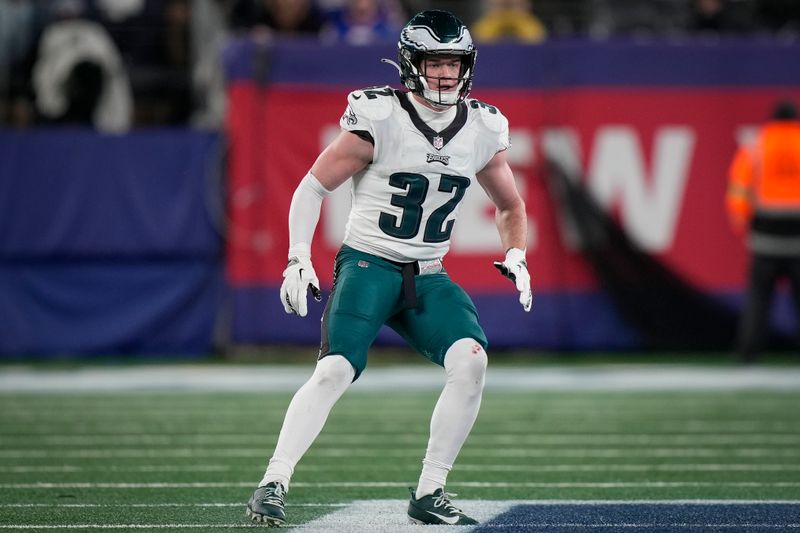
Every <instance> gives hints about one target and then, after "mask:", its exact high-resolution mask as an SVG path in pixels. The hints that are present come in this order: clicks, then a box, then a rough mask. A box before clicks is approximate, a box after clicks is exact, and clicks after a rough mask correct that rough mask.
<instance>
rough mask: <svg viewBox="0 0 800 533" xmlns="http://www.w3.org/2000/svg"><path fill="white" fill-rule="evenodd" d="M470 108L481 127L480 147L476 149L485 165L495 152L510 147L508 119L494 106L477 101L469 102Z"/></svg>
mask: <svg viewBox="0 0 800 533" xmlns="http://www.w3.org/2000/svg"><path fill="white" fill-rule="evenodd" d="M470 107H471V108H472V111H474V112H476V113H477V114H478V121H479V122H480V125H481V126H480V130H481V134H480V146H479V147H476V149H477V150H478V152H479V154H480V159H481V160H482V161H483V164H484V165H485V164H486V163H488V162H489V160H490V159H491V158H492V157H494V155H495V154H496V153H497V152H502V151H503V150H508V149H509V148H510V147H511V139H510V137H509V134H508V119H507V118H506V117H505V115H503V113H501V112H500V110H499V109H498V108H496V107H495V106H493V105H489V104H485V103H483V102H480V101H478V100H470Z"/></svg>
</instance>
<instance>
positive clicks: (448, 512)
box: [408, 488, 478, 526]
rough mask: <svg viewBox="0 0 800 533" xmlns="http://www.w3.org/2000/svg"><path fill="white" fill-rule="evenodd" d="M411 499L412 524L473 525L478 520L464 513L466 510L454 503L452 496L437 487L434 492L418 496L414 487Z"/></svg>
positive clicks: (409, 505) (409, 514)
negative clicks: (451, 499)
mask: <svg viewBox="0 0 800 533" xmlns="http://www.w3.org/2000/svg"><path fill="white" fill-rule="evenodd" d="M409 490H410V491H411V500H409V502H408V521H409V522H410V523H412V524H435V525H445V526H448V525H449V526H471V525H474V524H477V523H478V521H477V520H475V519H474V518H470V517H468V516H467V515H465V514H464V511H462V510H461V509H459V508H458V507H456V506H455V505H453V502H451V501H450V497H451V496H455V494H448V493H446V492H445V491H443V490H442V489H436V491H434V493H433V494H428V495H427V496H423V497H422V498H420V499H419V500H418V499H417V498H416V495H415V493H414V489H413V488H409Z"/></svg>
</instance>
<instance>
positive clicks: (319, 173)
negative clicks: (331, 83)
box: [247, 10, 532, 526]
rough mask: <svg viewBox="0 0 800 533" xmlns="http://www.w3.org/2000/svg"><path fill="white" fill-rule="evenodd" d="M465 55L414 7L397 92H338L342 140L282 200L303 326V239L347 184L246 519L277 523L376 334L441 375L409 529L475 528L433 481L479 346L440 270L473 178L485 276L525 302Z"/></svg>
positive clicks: (480, 371)
mask: <svg viewBox="0 0 800 533" xmlns="http://www.w3.org/2000/svg"><path fill="white" fill-rule="evenodd" d="M476 53H477V52H476V49H475V46H474V45H473V43H472V38H471V37H470V33H469V31H468V30H467V27H466V26H465V25H464V24H463V23H462V22H461V21H460V20H459V19H458V18H456V17H455V16H454V15H452V14H451V13H449V12H446V11H439V10H428V11H423V12H421V13H418V14H417V15H415V16H414V17H412V18H411V20H410V21H409V22H408V23H407V24H406V25H405V27H404V28H403V30H402V32H401V35H400V41H399V43H398V60H399V65H397V64H395V66H396V67H397V68H398V69H399V71H400V80H401V82H402V84H403V85H404V86H405V88H406V89H408V90H407V91H399V90H394V89H392V88H391V87H373V88H369V89H363V90H358V91H354V92H352V93H350V95H349V96H348V98H347V108H346V110H345V112H344V114H343V116H342V118H341V122H340V125H341V128H342V131H341V132H340V133H339V135H338V137H337V138H336V139H335V140H334V141H333V143H331V144H330V145H329V146H328V147H327V148H326V149H325V150H324V151H323V152H322V153H321V154H320V155H319V157H318V158H317V160H316V162H315V163H314V164H313V165H312V167H311V170H310V171H309V172H308V173H307V174H306V175H305V177H303V179H302V181H301V182H300V184H299V186H298V187H297V190H296V191H295V193H294V196H293V198H292V203H291V207H290V209H289V241H290V243H289V263H288V266H287V267H286V270H285V271H284V273H283V276H284V281H283V285H282V286H281V291H280V295H281V301H282V303H283V306H284V309H285V310H286V312H287V313H290V314H297V315H299V316H301V317H303V316H306V313H307V310H308V308H307V303H306V298H307V293H308V291H310V292H311V293H312V295H313V296H314V297H315V298H316V299H317V300H319V299H320V292H319V280H318V279H317V275H316V273H315V272H314V267H313V265H312V263H311V241H312V237H313V234H314V230H315V228H316V226H317V222H318V220H319V215H320V207H321V205H322V201H323V199H324V198H325V197H326V196H328V195H329V194H330V193H331V191H333V190H334V189H336V188H337V187H339V186H340V185H342V184H344V183H345V182H346V181H348V180H351V181H352V209H351V211H350V217H349V220H348V222H347V228H346V236H345V239H344V244H343V245H342V248H341V250H340V251H339V253H338V255H337V257H336V262H335V266H334V283H333V289H332V291H331V294H330V297H329V299H328V302H327V305H326V307H325V311H324V315H323V319H322V340H321V348H320V353H319V359H318V361H317V365H316V368H315V370H314V373H313V375H312V376H311V378H310V379H309V381H308V382H306V383H305V384H304V385H303V386H302V387H301V388H300V389H299V390H298V391H297V393H296V394H295V396H294V398H293V399H292V401H291V403H290V405H289V408H288V410H287V412H286V417H285V419H284V422H283V427H282V429H281V432H280V435H279V437H278V443H277V445H276V448H275V451H274V453H273V455H272V457H271V459H270V460H269V465H268V467H267V471H266V473H265V475H264V478H263V480H262V481H261V483H259V485H258V488H257V489H256V491H255V493H254V494H253V496H252V498H251V499H250V501H249V502H248V505H247V514H248V516H249V517H250V518H251V519H252V520H254V521H256V522H262V523H266V524H268V525H273V526H280V525H282V524H284V523H285V521H286V515H285V510H284V496H285V494H286V492H287V491H288V489H289V483H290V480H291V477H292V473H293V471H294V468H295V465H296V464H297V462H298V461H299V460H300V458H301V457H302V456H303V454H304V453H305V452H306V451H307V450H308V448H309V447H310V446H311V444H312V442H313V441H314V439H315V438H316V437H317V435H318V434H319V432H320V431H321V430H322V427H323V425H324V423H325V420H326V419H327V417H328V414H329V412H330V410H331V408H332V407H333V405H334V404H335V403H336V401H337V400H338V399H339V398H340V397H341V395H342V394H343V393H344V391H345V390H347V388H348V386H349V385H350V384H351V383H352V382H353V381H355V380H356V379H358V377H359V376H360V374H361V372H362V371H363V370H364V367H365V366H366V364H367V350H368V348H369V347H370V345H371V344H372V342H373V341H374V339H375V337H376V335H377V333H378V330H379V329H380V328H381V326H383V325H384V324H387V325H388V326H389V327H391V328H392V329H394V330H395V331H396V332H398V333H399V334H400V335H401V336H402V337H403V338H404V339H405V340H406V341H407V342H408V344H409V345H410V346H411V347H413V348H414V349H415V350H416V351H418V352H419V353H420V354H422V355H423V356H424V357H426V358H428V359H430V360H431V361H433V362H434V363H436V364H438V365H441V366H442V367H444V369H445V371H446V383H445V385H444V390H443V391H442V393H441V396H440V397H439V400H438V402H437V404H436V407H435V408H434V410H433V416H432V418H431V422H430V439H429V441H428V447H427V450H426V452H425V457H424V459H423V461H422V472H421V474H420V477H419V482H418V485H417V486H416V487H415V488H411V498H410V502H409V506H408V517H409V520H410V521H412V522H415V523H422V524H459V525H460V524H476V523H477V522H476V521H475V520H474V519H472V518H470V517H469V516H468V515H466V514H465V513H464V512H463V511H461V510H460V509H459V508H458V507H456V506H455V505H454V504H453V502H452V501H451V499H450V495H449V494H448V493H446V492H445V483H446V481H447V475H448V473H449V471H450V469H451V468H452V466H453V462H454V461H455V459H456V456H457V455H458V453H459V451H460V450H461V447H462V445H463V444H464V441H465V440H466V438H467V435H468V434H469V432H470V430H471V429H472V425H473V423H474V421H475V418H476V417H477V415H478V409H479V407H480V403H481V394H482V391H483V383H484V375H485V372H486V364H487V357H486V351H485V350H486V346H487V341H486V336H485V335H484V332H483V330H482V329H481V326H480V325H479V324H478V314H477V311H476V310H475V306H474V305H473V303H472V301H471V300H470V298H469V296H467V294H466V293H465V292H464V291H463V290H462V289H461V288H460V287H459V286H458V285H456V284H455V283H454V282H453V281H452V280H451V279H450V277H449V276H448V275H447V272H446V271H445V269H444V266H443V263H442V258H443V257H444V255H445V254H446V253H447V251H448V249H449V247H450V235H451V233H452V230H453V225H454V223H455V221H456V217H457V215H458V211H459V204H460V202H461V199H462V198H463V197H464V193H465V192H466V190H467V188H468V187H470V186H472V185H474V183H475V182H477V183H478V184H479V185H480V186H481V187H482V188H483V189H484V190H485V191H486V193H487V194H488V196H489V198H490V199H491V200H492V201H493V203H494V204H495V206H496V208H497V209H496V224H497V229H498V232H499V234H500V239H501V241H502V244H503V247H504V249H505V250H507V251H506V254H505V259H504V260H503V261H502V262H496V263H495V266H496V267H497V268H498V269H499V270H500V272H501V273H502V274H503V275H505V276H506V277H508V278H510V279H511V280H512V281H513V282H514V283H515V285H516V288H517V290H518V291H519V301H520V303H521V304H522V306H523V308H524V310H525V311H529V310H530V308H531V300H532V295H531V288H530V276H529V274H528V269H527V265H526V262H525V245H526V239H527V234H526V232H527V217H526V213H525V204H524V202H523V200H522V198H521V197H520V195H519V192H518V191H517V187H516V184H515V182H514V176H513V174H512V172H511V168H510V167H509V165H508V162H507V159H506V149H507V148H508V147H509V138H508V121H507V120H506V118H505V117H504V116H503V115H502V114H501V113H500V111H499V110H498V109H497V108H496V107H493V106H491V105H488V104H484V103H482V102H479V101H477V100H474V99H470V98H468V95H469V92H470V88H471V86H472V77H473V72H474V68H475V57H476ZM384 61H386V62H389V63H392V62H391V61H389V60H384Z"/></svg>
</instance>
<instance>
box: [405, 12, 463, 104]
mask: <svg viewBox="0 0 800 533" xmlns="http://www.w3.org/2000/svg"><path fill="white" fill-rule="evenodd" d="M436 54H438V55H454V56H458V57H460V59H461V69H460V73H459V76H458V85H457V90H456V91H454V92H444V91H441V90H433V89H430V88H429V87H428V82H427V80H426V78H425V74H424V73H423V72H421V71H420V68H421V65H422V61H423V60H424V59H425V57H426V56H429V55H436ZM477 55H478V51H477V50H476V48H475V45H474V44H473V42H472V36H471V35H470V33H469V30H468V29H467V27H466V26H465V25H464V23H463V22H461V21H460V20H459V19H458V18H457V17H456V16H455V15H453V14H452V13H450V12H448V11H442V10H438V9H430V10H427V11H422V12H421V13H417V14H416V15H414V16H413V17H412V18H411V20H409V21H408V23H407V24H406V25H405V26H404V27H403V30H402V31H401V32H400V40H399V41H398V43H397V58H398V62H399V63H400V65H399V70H400V81H401V82H402V83H403V85H404V86H405V87H406V88H408V90H410V91H411V92H413V93H415V94H418V95H420V96H422V97H423V98H425V99H426V100H428V101H429V102H431V103H433V104H435V105H439V106H451V105H455V104H458V103H459V102H462V101H463V100H464V99H465V98H466V97H467V96H468V95H469V92H470V90H471V89H472V76H473V70H474V67H475V59H476V57H477Z"/></svg>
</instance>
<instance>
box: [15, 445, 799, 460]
mask: <svg viewBox="0 0 800 533" xmlns="http://www.w3.org/2000/svg"><path fill="white" fill-rule="evenodd" d="M264 453H265V452H264V449H263V448H236V447H230V448H171V449H163V450H162V449H140V448H101V447H98V448H93V449H90V448H82V449H81V448H79V449H68V448H67V449H58V450H54V449H52V448H24V449H23V448H12V449H4V450H0V459H25V458H28V459H33V458H49V457H60V458H62V459H63V458H70V459H103V458H109V459H110V458H141V457H145V458H147V457H159V458H168V457H194V458H200V457H229V458H230V457H237V458H249V457H257V458H263V455H264ZM418 454H419V450H417V449H416V448H409V447H403V448H381V449H375V448H338V447H328V448H322V447H320V448H317V449H315V450H313V452H312V453H311V454H310V455H309V457H315V458H320V457H327V458H341V457H347V458H359V457H366V458H370V457H383V458H386V457H416V456H417V455H418ZM476 456H478V457H493V458H498V457H499V458H515V457H571V458H584V459H585V458H605V459H608V458H619V457H628V458H629V457H659V458H667V457H712V458H716V457H719V456H728V457H772V458H778V457H782V458H785V457H800V448H797V447H794V446H774V447H751V446H748V447H736V448H729V447H678V446H676V447H670V448H654V447H650V446H629V447H619V448H615V447H602V446H590V445H589V446H586V447H576V448H516V447H515V448H509V447H476V446H470V447H468V448H465V449H464V450H462V451H461V453H460V457H461V458H462V459H463V458H467V457H476Z"/></svg>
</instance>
